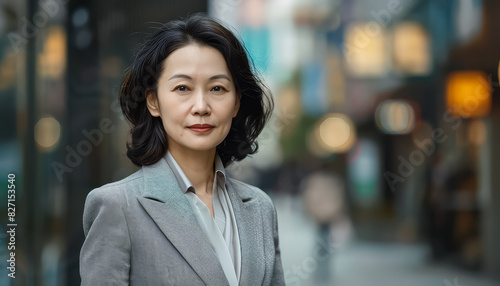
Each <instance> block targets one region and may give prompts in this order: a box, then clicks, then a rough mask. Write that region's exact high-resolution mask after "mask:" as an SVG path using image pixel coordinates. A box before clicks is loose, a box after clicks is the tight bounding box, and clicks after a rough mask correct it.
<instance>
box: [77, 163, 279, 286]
mask: <svg viewBox="0 0 500 286" xmlns="http://www.w3.org/2000/svg"><path fill="white" fill-rule="evenodd" d="M226 188H227V191H228V193H229V198H230V200H231V205H232V207H233V209H234V213H235V217H236V223H237V225H238V232H239V237H240V244H241V279H240V283H239V285H284V284H285V283H284V277H283V269H282V266H281V256H280V249H279V244H278V226H277V218H276V211H275V209H274V205H273V203H272V201H271V200H270V198H269V197H268V196H267V195H266V194H265V193H264V192H263V191H261V190H260V189H258V188H256V187H253V186H250V185H248V184H245V183H242V182H240V181H237V180H234V179H230V178H228V180H227V182H226ZM83 229H84V232H85V236H86V239H85V242H84V244H83V246H82V249H81V253H80V275H81V277H82V285H92V286H97V285H129V284H130V285H141V286H142V285H155V286H156V285H190V286H191V285H193V286H194V285H217V286H221V285H229V284H228V281H227V279H226V277H225V275H224V271H223V270H222V266H221V265H220V263H219V261H218V259H217V257H216V255H215V253H214V251H213V250H212V249H211V246H210V243H209V242H208V240H207V238H206V237H205V236H204V234H203V232H202V230H201V228H200V226H199V225H198V222H197V220H196V217H195V214H194V212H193V210H192V208H191V206H190V204H189V202H188V200H187V198H186V197H185V195H184V193H183V192H182V191H181V189H180V187H179V185H178V183H177V181H176V179H175V177H174V174H173V173H172V170H171V169H170V167H169V166H168V164H167V163H166V161H165V159H164V158H162V159H160V160H159V161H158V162H157V163H155V164H153V165H151V166H144V167H142V169H141V170H139V171H137V172H135V173H134V174H132V175H130V176H129V177H127V178H125V179H123V180H121V181H118V182H115V183H111V184H107V185H105V186H102V187H100V188H97V189H95V190H93V191H92V192H90V193H89V194H88V196H87V200H86V202H85V210H84V214H83Z"/></svg>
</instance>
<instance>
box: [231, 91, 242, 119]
mask: <svg viewBox="0 0 500 286" xmlns="http://www.w3.org/2000/svg"><path fill="white" fill-rule="evenodd" d="M240 101H241V93H237V94H236V104H235V105H234V113H233V118H235V117H236V115H238V111H239V110H240Z"/></svg>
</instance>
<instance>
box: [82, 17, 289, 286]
mask: <svg viewBox="0 0 500 286" xmlns="http://www.w3.org/2000/svg"><path fill="white" fill-rule="evenodd" d="M120 102H121V107H122V111H123V114H124V115H125V118H126V119H127V120H128V121H129V122H130V123H131V132H130V133H131V139H130V142H129V143H128V144H127V149H128V151H127V156H128V157H129V158H130V160H131V161H132V162H133V163H134V164H136V165H138V166H141V167H142V168H141V169H140V170H139V171H137V172H136V173H134V174H132V175H130V176H129V177H127V178H125V179H123V180H121V181H118V182H114V183H111V184H107V185H105V186H102V187H100V188H97V189H95V190H93V191H92V192H90V193H89V194H88V196H87V199H86V202H85V210H84V214H83V228H84V232H85V236H86V239H85V242H84V244H83V247H82V250H81V254H80V274H81V277H82V285H128V284H130V285H284V278H283V270H282V266H281V257H280V250H279V245H278V227H277V218H276V211H275V208H274V205H273V203H272V201H271V200H270V198H269V197H268V196H267V195H266V194H265V193H264V192H263V191H261V190H260V189H258V188H256V187H253V186H250V185H247V184H245V183H242V182H239V181H237V180H234V179H231V178H230V177H228V175H227V174H226V171H225V169H224V168H225V166H227V165H229V164H231V163H232V162H234V161H239V160H242V159H243V158H245V157H246V156H247V155H249V154H254V153H255V152H256V151H257V147H258V145H257V142H256V138H257V136H258V135H259V133H260V132H261V131H262V129H263V127H264V124H265V123H266V121H267V120H268V118H269V116H270V114H271V110H272V105H273V104H272V99H271V98H270V96H269V94H268V93H266V91H265V89H264V87H263V85H262V83H261V82H260V81H259V79H258V78H257V77H256V76H255V75H254V74H253V73H252V69H251V66H250V64H249V61H248V58H247V54H246V51H245V49H244V48H243V46H242V45H241V44H240V42H239V41H238V40H237V38H236V37H235V36H234V35H233V34H232V33H231V32H230V31H229V30H228V29H226V28H224V27H223V26H222V25H221V24H219V23H218V22H216V21H215V20H212V19H210V18H208V17H207V16H203V15H194V16H191V17H189V18H187V19H185V20H183V21H172V22H169V23H167V24H165V25H163V26H162V27H160V28H158V29H157V30H156V31H155V32H154V33H153V34H152V35H151V36H150V37H149V39H148V40H146V42H145V43H144V44H143V46H142V48H141V49H140V51H139V52H138V54H137V56H136V57H135V59H134V61H133V64H132V66H131V67H130V69H129V70H128V73H127V74H126V76H125V78H124V80H123V82H122V85H121V95H120Z"/></svg>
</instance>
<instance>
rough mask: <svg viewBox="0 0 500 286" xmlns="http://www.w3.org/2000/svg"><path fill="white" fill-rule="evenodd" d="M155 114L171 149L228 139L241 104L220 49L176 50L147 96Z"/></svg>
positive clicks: (201, 146)
mask: <svg viewBox="0 0 500 286" xmlns="http://www.w3.org/2000/svg"><path fill="white" fill-rule="evenodd" d="M147 106H148V109H149V112H150V113H151V115H152V116H155V117H161V120H162V122H163V127H164V128H165V131H166V133H167V144H168V148H169V149H170V150H172V149H177V150H182V151H189V150H192V151H207V150H212V149H214V148H215V147H217V145H219V144H220V143H221V142H222V141H223V140H224V138H226V136H227V134H228V133H229V130H230V128H231V122H232V119H233V117H235V116H236V114H237V113H238V109H239V107H240V100H239V96H237V94H236V92H235V88H234V82H233V78H232V77H231V73H230V72H229V69H228V67H227V64H226V61H225V59H224V57H223V56H222V54H221V53H220V52H219V51H218V50H216V49H215V48H212V47H208V46H199V45H194V44H192V45H188V46H185V47H183V48H180V49H178V50H176V51H174V52H173V53H171V54H170V55H169V56H168V57H167V58H166V59H165V62H164V66H163V73H162V75H161V77H160V78H159V79H158V90H157V96H154V94H152V93H149V94H148V95H147Z"/></svg>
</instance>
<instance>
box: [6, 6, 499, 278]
mask: <svg viewBox="0 0 500 286" xmlns="http://www.w3.org/2000/svg"><path fill="white" fill-rule="evenodd" d="M196 13H202V14H204V15H207V16H208V17H211V18H213V19H215V20H217V21H220V22H221V24H222V25H223V26H225V27H226V28H228V29H229V30H231V31H232V32H234V34H235V36H236V37H237V38H238V41H235V42H241V44H242V46H244V47H245V50H246V53H247V56H248V57H247V58H246V59H245V61H244V62H247V64H245V65H248V66H249V67H250V68H251V70H252V72H253V73H255V75H257V76H258V78H259V80H260V81H259V84H262V85H263V86H262V87H265V88H263V89H262V90H266V92H262V94H259V95H258V96H257V97H255V98H257V99H258V100H257V101H259V100H260V99H259V98H262V96H263V94H266V93H268V95H269V98H272V101H273V102H274V104H272V106H273V112H272V114H270V115H269V120H268V121H266V120H263V119H262V122H264V121H266V124H265V127H263V129H262V130H260V129H259V130H255V132H256V133H255V134H254V135H255V136H256V137H257V142H258V152H256V153H255V154H254V153H251V154H247V153H245V155H241V157H240V156H238V157H234V162H231V161H227V162H225V163H224V164H225V165H224V167H225V168H227V170H228V174H230V177H231V178H235V179H238V180H241V181H242V182H245V183H248V184H250V185H253V186H256V187H258V188H260V189H262V190H263V191H265V192H266V193H267V194H269V196H270V197H271V199H272V200H273V202H274V203H275V205H276V209H277V212H278V219H279V238H280V243H281V253H282V261H283V269H284V276H285V280H286V282H287V285H290V286H294V285H305V286H314V285H319V286H322V285H334V286H365V285H367V286H413V285H414V286H498V285H500V244H499V242H500V176H498V175H497V174H498V173H499V172H500V148H498V146H500V72H499V71H500V37H499V36H498V33H499V31H500V21H498V16H499V15H500V1H499V0H439V1H436V0H184V1H176V0H142V1H137V0H106V1H99V0H71V1H68V0H0V103H1V104H0V118H1V121H2V133H1V135H0V158H1V161H2V163H1V164H0V170H1V171H2V172H0V176H2V177H3V178H4V183H5V182H6V181H7V178H8V179H9V180H11V181H12V183H11V184H10V185H9V186H10V187H9V188H11V189H10V190H8V192H12V193H13V192H14V190H13V189H15V200H16V201H15V206H16V208H15V212H14V211H13V210H12V209H11V207H9V206H8V202H11V201H9V200H13V197H12V198H11V197H9V198H8V196H7V188H4V189H3V190H4V195H2V196H0V223H1V225H0V229H3V230H7V229H9V228H8V227H7V224H8V223H9V221H10V222H11V221H12V220H13V218H12V216H14V214H15V215H16V222H19V226H18V229H17V232H16V237H15V240H16V243H17V246H16V250H15V253H14V252H13V251H10V250H9V249H7V248H6V247H4V248H2V249H0V260H1V261H3V263H2V264H0V266H2V267H1V268H0V269H3V270H2V271H3V272H2V271H0V274H2V275H3V276H2V277H0V284H1V285H2V286H3V285H4V284H5V285H23V286H25V285H27V286H39V285H40V286H42V285H43V286H45V285H49V286H52V285H55V286H60V285H71V286H73V285H79V284H80V282H81V277H80V251H81V249H82V245H83V243H84V241H85V239H86V238H85V235H84V231H83V224H82V218H83V212H84V205H85V201H86V198H87V196H88V194H89V192H90V191H91V190H93V189H95V188H98V187H100V186H103V185H105V184H107V183H111V182H115V181H118V180H121V179H123V178H125V177H127V176H129V175H130V174H132V173H134V172H136V171H137V170H138V169H140V168H141V167H142V165H141V164H136V162H133V161H131V160H130V159H129V157H127V152H128V151H127V150H129V148H128V147H129V145H127V144H130V142H131V137H132V134H131V125H130V122H127V120H126V116H124V114H123V110H122V107H123V106H124V105H123V104H122V103H121V102H120V98H121V99H122V100H125V101H127V100H132V101H133V103H134V104H133V105H134V106H137V108H139V109H140V108H142V110H143V111H144V112H143V113H141V114H142V115H141V118H142V117H143V118H144V119H148V120H156V119H158V118H156V119H154V118H151V117H150V115H151V116H152V114H150V113H149V112H147V111H146V108H145V105H144V103H145V102H146V101H147V95H149V94H150V93H149V91H151V90H155V89H156V88H157V87H158V79H159V78H161V76H162V75H163V74H164V71H165V68H166V65H167V64H166V62H167V61H166V60H167V58H168V56H169V55H167V53H166V52H165V53H164V52H161V53H160V52H158V53H152V54H156V55H161V57H165V58H164V59H158V60H157V61H151V62H155V65H157V66H156V67H155V68H150V67H148V68H147V71H146V76H144V77H143V76H139V78H143V82H141V83H138V84H139V85H140V86H137V89H134V90H136V91H137V94H135V93H134V94H130V92H124V91H123V90H127V89H126V88H125V89H123V87H127V86H129V85H128V81H127V79H129V77H128V75H130V73H129V72H130V70H131V66H133V62H134V60H135V59H137V58H140V57H138V54H137V53H138V51H140V50H141V49H142V47H141V43H143V41H144V39H146V38H147V36H148V35H150V33H151V32H152V31H154V29H157V28H158V27H161V26H162V25H163V24H164V23H168V22H169V21H172V20H180V19H183V18H184V17H186V16H188V15H193V14H196ZM165 39H167V38H165ZM168 39H170V38H168ZM165 41H166V40H165ZM190 43H191V42H190ZM154 44H155V45H154V46H155V47H160V46H161V45H159V44H158V45H156V44H157V43H156V41H155V43H154ZM169 44H170V43H169ZM161 47H163V46H161ZM177 48H178V47H176V48H175V49H177ZM175 49H174V50H175ZM165 50H168V49H165ZM219 52H221V51H220V50H219ZM221 53H224V51H222V52H221ZM216 54H217V53H216ZM241 54H242V53H241ZM217 55H218V54H217ZM184 58H190V57H184ZM222 58H224V59H225V61H226V64H228V61H230V60H228V58H226V57H220V64H221V66H224V65H223V64H224V63H223V61H222ZM206 66H211V65H210V64H207V65H206ZM230 66H231V67H233V65H230V64H229V66H228V68H229V71H230V72H231V73H233V74H232V76H233V79H235V78H237V77H234V75H237V72H235V70H239V69H240V68H239V67H241V65H239V64H238V65H235V66H236V67H238V68H234V67H233V69H231V68H230ZM136 67H141V65H136ZM182 74H184V72H182ZM188 77H190V76H188ZM191 78H196V76H191ZM212 78H213V77H212ZM234 81H235V83H237V80H234ZM241 86H242V85H240V84H237V85H235V86H234V90H233V91H234V92H238V93H239V94H240V95H241V96H242V97H240V98H244V97H243V96H249V94H250V93H248V91H249V89H247V88H241V90H238V89H239V88H240V87H241ZM202 90H205V89H204V88H202ZM211 90H212V87H210V88H208V87H207V88H206V91H207V92H208V91H211ZM252 90H253V88H252ZM252 92H253V91H252ZM252 96H253V95H252ZM200 102H202V101H200ZM217 102H218V101H217ZM242 102H243V100H242ZM136 103H137V105H136ZM217 104H218V103H213V105H214V106H215V105H217ZM241 105H243V104H241ZM264 105H266V104H264ZM207 106H208V104H207ZM214 106H212V105H211V106H210V107H211V108H210V109H209V110H215V108H212V107H214ZM238 106H239V105H238ZM245 106H247V107H248V108H252V110H251V111H248V112H245V113H244V114H247V113H248V114H252V115H255V114H259V112H253V111H254V109H256V108H255V106H254V105H252V104H248V101H247V102H246V104H245ZM269 106H271V104H269ZM217 107H218V106H217ZM257 109H258V108H257ZM256 111H257V110H256ZM238 112H239V111H238ZM254 113H255V114H254ZM186 114H187V112H186ZM194 114H195V115H196V113H195V112H194ZM210 114H211V113H210ZM210 114H209V113H207V114H204V116H205V115H206V116H209V115H210ZM239 114H240V115H241V112H240V113H239ZM235 116H236V115H235ZM234 118H235V119H234V121H233V122H231V124H234V122H240V123H242V122H245V124H246V123H248V121H245V120H242V121H240V120H239V119H238V117H237V116H236V117H234ZM231 120H233V119H231ZM200 122H201V121H200ZM203 122H205V121H203ZM207 122H208V121H207ZM228 122H229V121H228ZM233 127H234V126H233V125H231V128H233ZM134 130H136V131H137V132H138V131H141V132H142V131H144V130H146V131H147V130H149V129H147V128H142V127H141V128H135V129H134ZM157 130H158V129H157ZM163 130H165V129H163ZM228 130H229V129H228ZM243 130H244V131H248V130H253V129H252V128H251V126H247V125H245V126H244V128H242V131H243ZM257 131H258V132H257ZM148 132H149V131H148ZM159 133H161V132H159ZM159 133H152V132H151V133H145V134H147V135H148V136H151V138H149V137H145V138H144V140H143V141H141V142H143V143H144V144H145V145H147V144H149V143H151V142H155V139H154V138H155V137H154V136H158V135H159ZM252 133H253V132H252ZM152 134H153V135H152ZM154 134H156V135H154ZM163 135H164V136H166V135H168V134H166V132H165V134H163ZM167 137H168V136H167ZM160 139H165V138H160ZM220 139H221V138H220ZM238 140H240V139H238ZM156 142H163V143H164V146H162V148H160V149H161V150H155V152H154V153H155V154H157V155H161V154H162V153H161V152H163V151H165V152H166V150H167V149H168V148H169V146H168V144H167V143H165V142H167V140H166V139H165V141H162V140H159V141H158V138H156ZM213 142H225V141H213ZM245 142H246V141H245ZM217 144H219V145H217V146H216V147H215V148H217V149H216V150H219V151H220V150H222V149H223V148H226V147H224V146H226V145H225V144H223V143H217ZM245 144H248V142H247V143H245ZM245 144H243V145H245ZM243 145H240V146H243ZM251 145H252V148H254V147H257V144H255V146H254V143H252V144H251ZM141 146H142V145H141ZM212 148H214V147H213V146H212ZM243 149H245V148H243ZM162 150H163V151H162ZM204 150H205V149H204ZM211 150H213V149H211ZM252 150H254V149H252ZM151 151H152V150H149V149H148V150H145V151H144V153H146V154H149V153H150V152H151ZM157 151H158V152H157ZM160 151H161V152H160ZM239 151H240V150H239V147H238V152H239ZM141 152H142V151H141ZM245 152H246V151H245ZM247 155H248V156H247ZM245 156H246V157H245ZM228 158H229V157H228ZM237 158H239V159H237ZM241 158H244V160H243V159H241ZM153 161H154V160H153ZM153 161H151V162H150V161H148V164H149V163H151V164H153ZM155 162H158V161H155ZM196 163H198V162H196ZM207 166H209V165H207ZM14 177H15V182H14V179H13V178H14ZM14 183H15V184H14ZM174 184H175V183H174ZM10 195H11V196H12V195H13V194H10ZM7 239H11V236H9V235H7V232H5V231H3V232H2V233H0V244H2V245H6V244H7V243H9V241H7ZM12 239H13V238H12ZM13 254H15V257H16V259H17V260H16V263H17V264H16V265H17V266H18V268H17V272H16V275H17V277H16V279H10V278H9V277H8V276H7V273H8V272H9V271H10V270H8V268H7V267H4V266H5V265H6V264H5V262H7V259H9V257H10V256H14V255H13ZM4 274H5V275H4Z"/></svg>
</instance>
